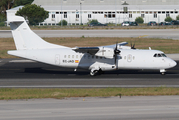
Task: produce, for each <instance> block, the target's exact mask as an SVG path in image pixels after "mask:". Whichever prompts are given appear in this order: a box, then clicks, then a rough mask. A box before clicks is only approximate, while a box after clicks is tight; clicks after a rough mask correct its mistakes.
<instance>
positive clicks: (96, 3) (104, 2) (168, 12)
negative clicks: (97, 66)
mask: <svg viewBox="0 0 179 120" xmlns="http://www.w3.org/2000/svg"><path fill="white" fill-rule="evenodd" d="M32 4H36V5H40V6H41V7H43V8H44V9H45V10H46V11H49V18H47V19H46V20H45V21H44V22H43V23H41V25H56V24H58V23H59V22H60V21H61V20H63V19H64V20H66V21H67V22H68V24H69V25H79V24H87V22H88V21H89V20H92V19H97V20H98V21H99V22H100V23H114V24H121V23H122V22H123V21H135V19H136V17H142V18H143V19H144V23H148V22H149V21H155V22H157V23H159V22H163V21H164V20H165V18H166V17H168V16H170V17H171V18H172V19H176V16H178V15H179V7H178V6H179V0H34V2H33V3H32ZM22 7H23V6H19V7H16V8H13V9H10V10H8V11H7V15H14V14H15V13H16V11H17V10H19V8H22Z"/></svg>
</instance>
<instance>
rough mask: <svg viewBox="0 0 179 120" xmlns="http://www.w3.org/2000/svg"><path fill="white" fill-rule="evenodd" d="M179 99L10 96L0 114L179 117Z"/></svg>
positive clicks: (84, 118) (68, 118) (105, 119)
mask: <svg viewBox="0 0 179 120" xmlns="http://www.w3.org/2000/svg"><path fill="white" fill-rule="evenodd" d="M83 99H85V100H84V101H83ZM178 101H179V97H178V96H155V97H154V96H148V97H146V96H138V97H134V96H133V97H125V96H124V97H123V96H122V98H121V99H120V98H119V97H109V98H66V99H63V100H57V99H44V100H43V99H41V100H10V101H0V106H1V107H0V115H1V116H0V117H1V119H2V120H178V118H179V114H178V113H179V104H178Z"/></svg>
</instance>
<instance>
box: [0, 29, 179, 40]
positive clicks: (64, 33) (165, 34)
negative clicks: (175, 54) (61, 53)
mask: <svg viewBox="0 0 179 120" xmlns="http://www.w3.org/2000/svg"><path fill="white" fill-rule="evenodd" d="M34 32H35V33H36V34H37V35H39V36H40V37H82V36H84V37H144V38H163V39H174V40H179V36H178V33H179V29H133V30H131V29H128V30H125V29H124V30H121V29H120V30H117V29H114V30H34ZM0 38H12V33H11V31H10V30H1V31H0Z"/></svg>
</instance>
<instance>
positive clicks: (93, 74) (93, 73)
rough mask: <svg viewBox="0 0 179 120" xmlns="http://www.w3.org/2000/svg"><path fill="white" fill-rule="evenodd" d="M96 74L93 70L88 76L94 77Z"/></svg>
mask: <svg viewBox="0 0 179 120" xmlns="http://www.w3.org/2000/svg"><path fill="white" fill-rule="evenodd" d="M97 73H98V70H94V71H91V72H90V75H91V76H95V75H96V74H97Z"/></svg>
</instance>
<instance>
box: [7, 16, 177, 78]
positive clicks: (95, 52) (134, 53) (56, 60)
mask: <svg viewBox="0 0 179 120" xmlns="http://www.w3.org/2000/svg"><path fill="white" fill-rule="evenodd" d="M8 21H9V22H10V26H11V30H12V35H13V38H14V41H15V45H16V49H17V50H12V51H8V54H10V55H14V56H18V57H22V58H26V59H31V60H34V61H38V62H42V63H47V64H51V65H55V66H61V67H69V68H74V70H75V71H76V70H77V69H78V68H81V69H88V70H90V75H92V76H94V75H96V74H97V73H101V72H102V71H111V70H117V69H147V70H160V72H161V73H162V74H165V72H166V69H169V68H172V67H174V66H176V62H175V61H174V60H172V59H170V58H168V57H166V55H165V54H164V53H163V52H161V51H158V50H151V49H149V50H138V49H135V48H134V46H131V47H129V46H124V45H126V44H127V42H123V43H119V44H114V45H110V46H101V47H75V48H69V47H65V46H60V45H55V44H51V43H48V42H46V41H44V40H43V39H41V38H40V37H39V36H37V35H36V34H35V33H34V32H33V31H32V30H31V29H30V28H29V26H28V25H27V23H26V21H25V19H24V18H23V17H19V16H13V17H9V18H8Z"/></svg>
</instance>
